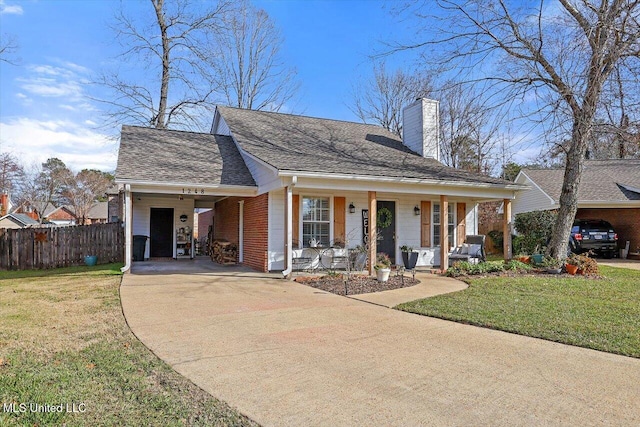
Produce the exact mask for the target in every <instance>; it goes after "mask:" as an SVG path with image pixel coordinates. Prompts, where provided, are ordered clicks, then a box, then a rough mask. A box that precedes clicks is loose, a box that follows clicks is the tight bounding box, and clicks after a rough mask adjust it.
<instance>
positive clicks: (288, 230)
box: [282, 185, 293, 278]
mask: <svg viewBox="0 0 640 427" xmlns="http://www.w3.org/2000/svg"><path fill="white" fill-rule="evenodd" d="M284 198H285V203H284V271H283V272H282V275H283V276H284V277H287V278H288V277H289V276H290V274H291V271H292V266H293V252H292V251H291V249H292V247H293V226H292V223H293V209H292V204H293V187H292V185H288V186H286V187H285V188H284Z"/></svg>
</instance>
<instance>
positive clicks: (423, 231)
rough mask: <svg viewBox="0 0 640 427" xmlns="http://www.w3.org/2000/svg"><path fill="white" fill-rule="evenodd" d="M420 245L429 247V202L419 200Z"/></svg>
mask: <svg viewBox="0 0 640 427" xmlns="http://www.w3.org/2000/svg"><path fill="white" fill-rule="evenodd" d="M420 217H421V219H420V246H421V247H423V248H429V247H431V202H426V201H422V202H420Z"/></svg>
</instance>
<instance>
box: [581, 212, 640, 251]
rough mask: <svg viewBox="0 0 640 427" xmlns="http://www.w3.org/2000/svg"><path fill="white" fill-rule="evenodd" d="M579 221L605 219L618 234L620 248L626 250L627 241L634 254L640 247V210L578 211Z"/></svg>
mask: <svg viewBox="0 0 640 427" xmlns="http://www.w3.org/2000/svg"><path fill="white" fill-rule="evenodd" d="M576 218H578V219H603V220H605V221H608V222H610V223H611V225H612V226H613V228H614V230H616V233H618V247H619V248H621V249H622V248H624V245H626V243H627V240H629V241H630V242H631V244H630V246H629V248H630V250H631V251H632V252H633V251H635V249H636V248H638V247H639V246H640V208H626V209H624V208H617V209H578V213H577V214H576Z"/></svg>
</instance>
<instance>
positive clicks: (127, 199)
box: [120, 184, 133, 273]
mask: <svg viewBox="0 0 640 427" xmlns="http://www.w3.org/2000/svg"><path fill="white" fill-rule="evenodd" d="M132 231H133V208H132V206H131V185H130V184H126V185H125V186H124V267H122V268H121V269H120V271H122V272H123V273H124V272H126V271H128V270H129V269H130V268H131V261H132V254H131V251H132V249H133V248H132V245H133V243H132V241H131V240H132V237H131V233H132Z"/></svg>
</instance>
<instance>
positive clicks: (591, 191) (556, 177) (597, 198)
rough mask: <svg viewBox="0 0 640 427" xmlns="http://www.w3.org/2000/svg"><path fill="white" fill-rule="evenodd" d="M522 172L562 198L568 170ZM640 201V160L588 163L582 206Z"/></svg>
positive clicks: (554, 196) (580, 194)
mask: <svg viewBox="0 0 640 427" xmlns="http://www.w3.org/2000/svg"><path fill="white" fill-rule="evenodd" d="M522 172H523V173H524V174H525V175H526V176H527V177H528V178H529V179H530V180H532V181H533V182H534V183H535V184H536V185H537V186H538V187H540V189H541V190H542V191H544V192H545V193H546V194H547V195H548V196H549V197H551V198H552V199H553V200H554V201H556V202H558V200H559V199H560V192H561V191H562V182H563V180H564V168H562V169H528V168H525V169H523V170H522ZM630 200H638V201H640V159H617V160H586V161H585V163H584V170H583V172H582V179H581V181H580V187H579V188H578V203H581V202H624V201H630Z"/></svg>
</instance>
